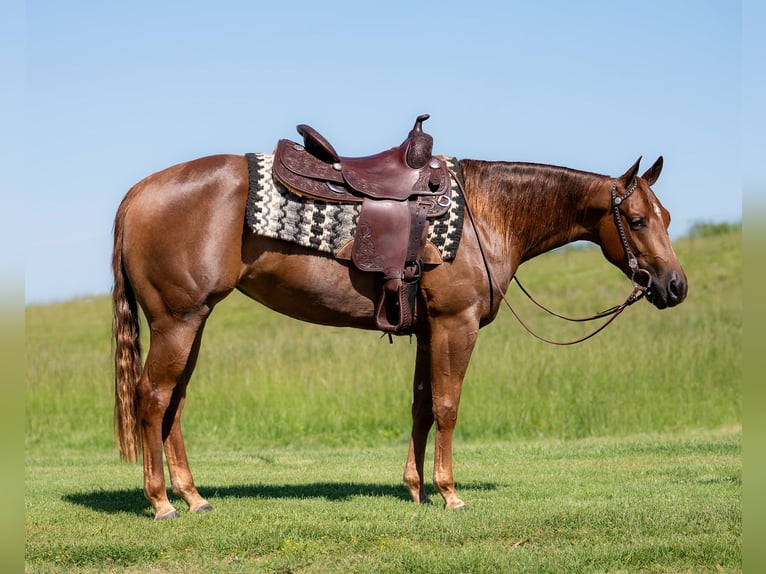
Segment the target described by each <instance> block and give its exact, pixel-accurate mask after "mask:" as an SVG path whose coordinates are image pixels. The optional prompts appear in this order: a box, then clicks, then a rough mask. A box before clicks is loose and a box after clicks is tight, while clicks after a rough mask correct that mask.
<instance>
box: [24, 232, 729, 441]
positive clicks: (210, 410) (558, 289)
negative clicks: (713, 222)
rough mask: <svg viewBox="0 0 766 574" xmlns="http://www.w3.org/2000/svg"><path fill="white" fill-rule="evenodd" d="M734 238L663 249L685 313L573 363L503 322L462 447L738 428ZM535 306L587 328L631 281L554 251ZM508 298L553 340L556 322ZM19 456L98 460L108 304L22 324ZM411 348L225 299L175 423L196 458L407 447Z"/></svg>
mask: <svg viewBox="0 0 766 574" xmlns="http://www.w3.org/2000/svg"><path fill="white" fill-rule="evenodd" d="M740 241H741V233H740V232H739V231H737V230H735V231H734V232H732V233H729V234H724V235H719V236H715V237H694V238H689V239H683V240H680V241H678V242H677V244H676V251H677V253H678V256H679V258H680V259H681V261H682V263H683V264H684V267H685V270H686V272H687V274H688V277H689V285H690V287H689V296H688V299H687V301H686V302H684V303H683V304H682V305H681V306H679V307H677V308H674V309H670V310H663V311H657V310H656V309H654V308H653V307H652V306H651V305H649V304H648V303H646V302H643V301H640V302H639V303H637V304H636V305H634V306H633V307H631V308H629V309H628V310H627V311H625V313H623V315H622V316H621V317H620V318H619V319H618V320H617V321H616V322H615V323H613V324H612V325H611V326H610V327H608V328H607V330H606V331H604V332H603V333H601V334H599V335H597V336H596V337H595V338H593V339H591V340H590V341H588V342H585V343H582V344H580V345H576V346H573V347H553V346H550V345H547V344H545V343H541V342H539V341H537V340H536V339H533V338H532V337H531V336H529V335H528V334H527V333H526V332H525V331H524V330H523V329H522V328H521V327H520V326H519V325H518V324H517V323H516V322H515V320H514V319H513V317H512V315H511V314H510V313H509V312H508V311H507V310H501V312H500V314H499V317H498V319H497V320H496V321H495V322H494V323H493V324H491V325H489V326H488V327H486V328H484V329H483V330H482V331H481V333H480V336H479V342H478V344H477V347H476V350H475V351H474V355H473V358H472V362H471V365H470V367H469V370H468V373H467V375H466V380H465V384H464V387H463V397H462V402H461V406H460V416H459V419H458V426H457V440H458V441H485V440H497V439H525V438H545V437H547V438H561V439H567V438H583V437H590V436H603V435H626V434H632V433H636V432H654V431H662V430H681V429H687V428H714V427H719V426H727V425H735V424H738V423H739V421H740V420H741V417H740V413H741V403H740V380H741V374H742V373H741V368H742V351H741V348H742V313H743V309H742V278H741V249H740ZM519 276H520V277H521V278H522V279H523V281H524V283H525V286H526V287H527V288H528V289H530V290H531V291H533V292H534V295H535V296H536V297H537V298H538V299H539V300H541V301H542V302H544V303H545V304H547V305H549V306H550V307H553V308H555V309H557V310H561V311H562V312H564V313H569V314H579V315H586V314H590V313H592V312H594V311H598V310H601V309H603V308H605V307H607V306H610V305H612V304H615V303H617V302H619V301H621V300H622V298H624V297H625V295H626V294H627V292H628V291H629V290H630V286H629V283H628V281H627V280H626V279H625V278H624V277H623V276H622V275H621V274H620V273H619V272H617V271H616V270H614V269H613V268H612V267H611V266H609V265H608V264H607V263H605V262H604V261H603V259H602V256H601V255H600V253H599V252H598V250H597V249H592V248H584V249H579V248H578V249H566V250H562V251H557V252H554V253H551V254H547V255H545V256H542V257H539V258H537V259H535V260H533V261H531V262H529V263H527V264H525V265H524V266H522V268H521V270H520V272H519ZM509 298H510V300H511V301H512V303H513V305H514V306H515V308H516V309H517V311H518V312H519V313H520V314H521V315H523V316H524V318H525V320H527V321H528V322H529V323H530V324H531V325H533V326H534V327H535V328H536V329H538V330H539V331H541V332H542V333H543V334H545V335H546V336H549V337H553V338H558V339H572V338H575V337H576V336H579V335H581V334H583V333H584V332H585V330H587V329H588V328H590V327H588V326H583V325H570V324H562V323H561V321H560V320H557V319H551V318H549V317H547V316H545V315H544V314H542V313H541V312H540V311H538V310H536V309H535V308H533V307H532V306H531V304H529V303H528V302H526V299H525V297H523V295H521V293H520V292H519V291H518V290H517V289H516V288H515V287H514V286H511V288H510V289H509ZM26 315H27V317H26V320H27V324H26V328H27V357H28V361H27V381H28V383H27V417H26V418H27V433H26V441H27V447H28V448H31V449H34V448H48V447H49V446H50V445H55V448H56V449H61V448H73V449H82V448H86V447H98V448H108V447H109V446H110V445H111V441H112V436H111V425H112V423H111V403H112V392H113V391H112V383H111V362H110V358H109V354H110V349H111V347H110V309H109V301H108V299H107V298H106V297H104V298H94V299H86V300H76V301H72V302H68V303H63V304H55V305H47V306H33V307H28V308H27V313H26ZM414 356H415V345H414V343H413V344H411V343H410V341H409V339H408V338H406V337H402V338H397V339H395V340H394V344H393V345H389V344H388V342H387V340H386V339H381V338H380V336H379V334H376V333H371V332H363V331H357V330H350V329H342V328H327V327H320V326H315V325H310V324H307V323H302V322H299V321H296V320H293V319H289V318H286V317H283V316H280V315H277V314H275V313H273V312H271V311H269V310H267V309H265V308H263V307H261V306H259V305H257V304H255V303H253V302H252V301H250V300H249V299H247V298H245V297H244V296H242V295H240V294H238V293H235V294H233V295H232V296H230V297H229V298H228V299H226V300H224V301H223V302H222V303H221V304H219V306H218V307H217V308H216V310H215V311H214V312H213V315H212V316H211V318H210V320H209V321H208V325H207V328H206V332H205V336H204V340H203V344H202V351H201V354H200V359H199V362H198V366H197V370H196V372H195V374H194V377H193V378H192V382H191V384H190V388H189V392H188V398H187V408H186V411H185V414H184V417H185V430H186V434H187V440H188V443H189V446H190V448H191V449H192V452H193V451H194V449H195V448H199V447H200V446H204V447H207V446H213V445H216V444H217V445H219V446H220V445H222V444H226V445H227V446H228V447H230V448H237V449H241V448H249V447H250V446H253V445H275V444H276V445H283V444H291V443H297V442H302V443H306V442H308V443H316V444H327V445H340V444H357V445H367V446H371V445H376V444H381V443H386V442H393V443H401V442H404V441H406V438H407V436H408V432H409V404H410V400H411V380H412V370H413V364H414Z"/></svg>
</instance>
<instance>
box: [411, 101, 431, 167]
mask: <svg viewBox="0 0 766 574" xmlns="http://www.w3.org/2000/svg"><path fill="white" fill-rule="evenodd" d="M430 117H431V115H430V114H421V115H419V116H418V117H417V119H416V120H415V125H414V126H412V129H411V130H410V133H409V134H407V139H406V140H404V145H406V146H408V149H407V153H406V154H405V160H406V162H407V165H408V166H410V167H411V168H412V169H422V168H424V167H425V166H426V164H427V163H428V162H429V161H431V152H432V151H433V148H434V138H432V137H431V136H430V135H429V134H427V133H426V132H424V131H423V122H424V121H426V120H427V119H428V118H430Z"/></svg>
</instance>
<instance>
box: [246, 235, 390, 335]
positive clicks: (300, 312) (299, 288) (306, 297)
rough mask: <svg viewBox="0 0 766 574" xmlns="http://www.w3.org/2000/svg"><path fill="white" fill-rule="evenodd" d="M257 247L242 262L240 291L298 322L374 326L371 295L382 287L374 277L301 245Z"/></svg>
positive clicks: (375, 295) (375, 293)
mask: <svg viewBox="0 0 766 574" xmlns="http://www.w3.org/2000/svg"><path fill="white" fill-rule="evenodd" d="M261 239H262V238H261ZM268 243H271V242H268ZM277 243H278V244H279V243H281V242H277ZM282 245H284V244H282ZM258 251H259V253H258V254H257V256H256V257H255V258H254V259H253V261H252V262H250V263H247V264H246V265H247V267H246V270H245V273H244V274H243V275H242V278H241V279H240V282H239V284H238V285H237V288H238V289H239V290H240V291H242V292H243V293H245V294H246V295H248V296H249V297H251V298H253V299H254V300H256V301H258V302H260V303H262V304H263V305H266V306H267V307H269V308H271V309H273V310H275V311H277V312H279V313H282V314H284V315H288V316H290V317H294V318H296V319H300V320H303V321H309V322H311V323H318V324H322V325H335V326H348V327H357V328H362V329H375V322H374V319H373V315H374V307H375V298H376V297H377V296H378V295H379V294H380V293H379V289H380V288H381V287H380V286H379V285H378V281H379V279H378V278H377V277H375V276H373V275H372V274H370V273H362V272H359V271H357V270H356V269H354V268H353V267H352V266H350V265H349V264H347V263H345V262H340V261H337V260H336V259H335V258H333V257H330V256H326V255H324V254H321V253H318V252H316V253H315V252H311V251H310V250H306V249H302V248H297V249H294V248H284V247H281V248H280V249H278V250H270V249H259V250H258ZM376 285H378V287H377V288H376Z"/></svg>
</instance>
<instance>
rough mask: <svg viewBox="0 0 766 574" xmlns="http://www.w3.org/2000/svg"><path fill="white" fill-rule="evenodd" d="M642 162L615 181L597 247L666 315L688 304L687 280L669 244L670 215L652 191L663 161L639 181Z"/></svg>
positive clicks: (599, 227)
mask: <svg viewBox="0 0 766 574" xmlns="http://www.w3.org/2000/svg"><path fill="white" fill-rule="evenodd" d="M640 162H641V158H639V159H638V160H637V161H636V163H634V164H633V165H632V166H631V167H630V169H628V171H626V172H625V173H624V174H623V175H622V176H621V177H619V178H617V179H615V180H614V181H613V183H612V187H611V190H610V197H609V199H608V201H609V206H610V207H609V209H607V210H606V212H605V213H604V215H603V216H602V217H601V219H600V220H599V222H598V224H597V227H596V229H597V233H598V236H599V241H598V243H599V244H600V245H601V250H602V252H603V253H604V256H605V257H606V258H607V259H608V260H609V261H610V262H611V263H613V264H614V265H616V266H617V267H619V268H620V269H621V270H622V271H623V272H624V273H625V274H626V275H627V276H628V277H630V278H631V279H632V280H633V281H634V282H635V283H636V284H638V285H641V286H643V287H648V288H647V290H646V298H647V300H649V301H650V302H651V303H652V304H653V305H654V306H655V307H657V308H658V309H664V308H666V307H673V306H674V305H678V304H679V303H681V302H682V301H683V300H684V299H685V298H686V291H687V282H686V274H685V273H684V270H683V269H682V268H681V264H680V263H679V262H678V258H677V257H676V254H675V252H674V251H673V247H672V245H671V244H670V237H669V236H668V225H670V213H668V210H667V209H665V208H664V207H663V206H662V204H661V203H660V202H659V200H658V199H657V196H655V195H654V192H653V191H652V189H651V186H652V185H654V182H656V181H657V178H658V177H659V176H660V172H661V171H662V156H660V157H659V158H658V159H657V161H656V162H654V165H652V167H650V168H649V169H648V170H646V172H644V174H643V175H642V176H640V177H639V176H638V175H637V174H638V166H639V163H640Z"/></svg>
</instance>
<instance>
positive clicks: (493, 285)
mask: <svg viewBox="0 0 766 574" xmlns="http://www.w3.org/2000/svg"><path fill="white" fill-rule="evenodd" d="M450 173H451V175H452V177H453V178H454V179H455V181H457V184H458V186H459V187H460V190H461V191H462V192H463V197H466V193H465V188H464V187H463V184H462V182H461V181H460V178H458V177H457V174H455V173H454V172H453V171H452V170H450ZM637 185H638V180H637V179H636V178H634V179H633V184H632V185H631V186H630V187H629V188H628V190H627V191H626V192H625V193H624V194H622V195H618V194H617V180H616V179H615V180H614V181H613V182H612V193H611V197H612V201H611V207H612V214H613V216H614V224H615V226H616V227H617V232H618V234H619V236H620V241H621V242H622V247H623V250H624V251H625V257H626V258H627V261H628V268H629V269H630V270H631V282H632V283H633V290H632V291H631V293H630V294H629V295H628V296H627V298H626V299H625V301H623V302H622V303H620V304H619V305H615V306H614V307H610V308H609V309H606V310H604V311H601V312H599V313H596V314H595V315H591V316H590V317H583V318H572V317H567V316H565V315H561V314H559V313H555V312H553V311H551V310H550V309H548V308H547V307H545V306H544V305H542V304H540V303H538V302H537V301H536V300H535V299H534V298H533V297H532V296H531V295H530V294H529V292H528V291H527V290H526V289H525V288H524V286H523V285H522V284H521V282H520V281H519V280H518V278H517V277H516V275H515V274H514V276H513V278H512V280H513V281H515V282H516V284H517V285H518V286H519V288H520V289H521V292H522V293H524V295H526V296H527V297H528V298H529V300H530V301H532V303H534V304H535V305H536V306H538V307H539V308H540V309H542V310H543V311H545V312H546V313H549V314H550V315H553V316H554V317H558V318H559V319H564V320H565V321H571V322H578V323H582V322H587V321H594V320H596V319H603V318H605V317H608V319H607V320H606V321H605V322H604V323H602V324H601V325H600V326H599V327H598V328H597V329H596V330H595V331H593V332H591V333H590V334H588V335H585V336H584V337H580V338H578V339H574V340H571V341H554V340H551V339H547V338H545V337H543V336H541V335H538V334H537V333H535V332H534V331H533V330H532V329H531V328H530V327H529V326H527V324H526V323H525V322H524V321H523V320H522V319H521V317H520V316H519V314H518V313H517V312H516V310H515V309H514V308H513V306H512V305H511V303H510V302H509V301H508V299H507V298H506V296H505V294H504V293H503V289H501V288H500V286H499V285H498V284H497V281H496V280H495V278H494V276H493V275H492V272H491V271H490V268H489V263H488V261H487V257H486V255H485V254H484V247H483V246H482V244H481V240H480V239H479V230H478V228H477V227H476V221H475V219H474V216H473V212H472V210H471V206H470V205H469V203H468V199H467V197H466V201H465V209H466V212H467V213H468V218H469V219H470V220H471V225H472V226H473V228H474V231H475V232H476V242H477V244H478V246H479V252H480V253H481V257H482V260H483V261H484V268H485V269H486V271H487V278H488V279H489V282H490V289H489V299H490V300H489V303H490V308H491V307H492V306H493V301H492V300H493V293H494V290H495V289H497V291H498V292H499V293H500V298H501V299H502V300H503V302H505V304H506V306H507V307H508V309H510V310H511V313H512V314H513V316H514V317H515V318H516V320H517V321H518V322H519V323H520V324H521V326H522V327H524V329H525V330H526V331H527V332H528V333H529V334H530V335H532V336H533V337H535V338H537V339H539V340H541V341H544V342H545V343H550V344H551V345H560V346H566V345H575V344H577V343H582V342H583V341H587V340H588V339H590V338H591V337H593V336H595V335H597V334H598V333H600V332H601V331H603V330H604V329H606V327H607V326H609V325H610V324H611V323H612V321H614V320H615V319H616V318H617V317H619V316H620V314H621V313H622V312H623V311H624V310H625V309H626V308H627V307H629V306H631V305H632V304H633V303H635V302H636V301H638V300H639V299H641V298H642V297H643V296H644V295H646V292H647V291H648V290H649V288H650V287H651V284H652V276H651V274H650V273H649V272H648V271H647V270H646V269H641V268H640V267H639V265H638V259H637V258H636V256H635V255H634V254H633V250H632V249H631V248H630V244H629V243H628V237H627V235H626V234H625V227H624V225H623V221H622V214H621V213H620V205H621V204H622V203H623V202H624V201H625V200H626V199H628V198H629V197H630V196H631V195H632V194H633V192H634V191H636V187H637Z"/></svg>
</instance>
